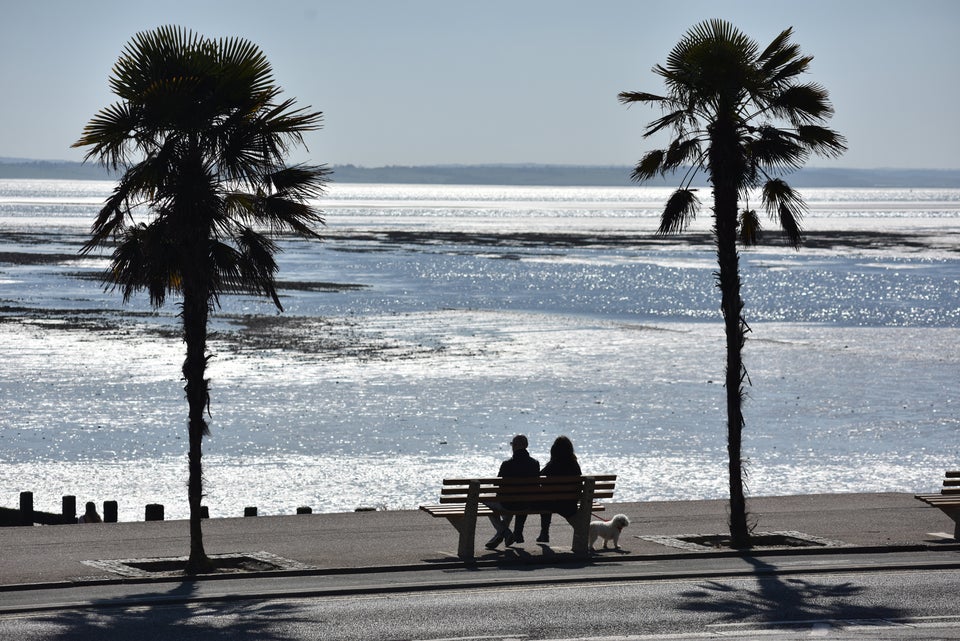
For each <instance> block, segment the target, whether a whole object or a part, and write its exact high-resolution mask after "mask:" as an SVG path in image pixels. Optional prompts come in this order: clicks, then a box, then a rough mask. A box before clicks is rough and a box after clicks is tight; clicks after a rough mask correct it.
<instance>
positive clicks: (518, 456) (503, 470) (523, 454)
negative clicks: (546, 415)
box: [487, 434, 540, 550]
mask: <svg viewBox="0 0 960 641" xmlns="http://www.w3.org/2000/svg"><path fill="white" fill-rule="evenodd" d="M528 445H529V443H528V442H527V437H526V436H524V435H523V434H517V435H516V436H514V437H513V440H512V441H510V447H512V448H513V456H512V457H511V458H508V459H507V460H506V461H504V462H503V463H501V464H500V471H499V472H498V473H497V476H499V477H501V478H512V477H526V476H540V462H539V461H537V459H535V458H533V457H532V456H530V453H529V452H528V451H527V446H528ZM490 505H491V507H500V505H499V504H496V503H491V504H490ZM502 507H504V508H507V509H511V507H512V508H518V507H522V506H519V505H516V504H510V503H505V504H503V505H502ZM510 518H511V515H509V514H507V515H506V516H503V517H501V516H499V515H497V514H491V515H490V522H491V523H492V524H493V527H494V528H496V530H497V533H496V534H495V535H494V536H493V538H492V539H490V540H489V541H487V548H488V549H490V550H493V549H495V548H496V547H497V546H498V545H500V543H502V542H503V541H504V539H506V541H507V545H513V544H514V543H523V526H524V524H525V523H526V522H527V515H526V514H518V515H517V521H516V525H515V526H514V529H513V532H510Z"/></svg>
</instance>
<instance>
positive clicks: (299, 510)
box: [297, 505, 313, 514]
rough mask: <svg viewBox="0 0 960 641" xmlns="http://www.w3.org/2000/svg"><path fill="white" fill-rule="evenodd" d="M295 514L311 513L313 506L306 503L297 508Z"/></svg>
mask: <svg viewBox="0 0 960 641" xmlns="http://www.w3.org/2000/svg"><path fill="white" fill-rule="evenodd" d="M297 514H313V508H311V507H308V506H306V505H304V506H302V507H298V508H297Z"/></svg>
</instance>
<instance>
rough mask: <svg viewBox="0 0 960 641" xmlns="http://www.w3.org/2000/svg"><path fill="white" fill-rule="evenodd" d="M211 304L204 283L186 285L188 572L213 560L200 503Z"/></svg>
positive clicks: (201, 496) (205, 431) (205, 433)
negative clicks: (205, 545)
mask: <svg viewBox="0 0 960 641" xmlns="http://www.w3.org/2000/svg"><path fill="white" fill-rule="evenodd" d="M208 314H209V303H208V295H207V288H206V287H205V286H204V285H203V284H196V283H194V284H191V286H189V287H188V286H186V284H185V286H184V296H183V337H184V341H185V342H186V344H187V358H186V360H185V361H184V363H183V377H184V379H185V380H186V387H185V388H184V389H185V391H186V393H187V404H188V405H189V424H188V430H189V435H190V450H189V454H188V462H189V463H188V481H187V496H188V501H189V504H190V558H189V560H188V561H187V568H186V572H187V574H197V573H200V572H203V571H206V570H209V569H210V566H211V562H210V559H209V558H208V557H207V554H206V551H205V550H204V548H203V529H202V520H201V517H200V506H201V503H202V501H203V466H202V462H201V458H202V456H203V449H202V444H203V437H204V436H206V435H207V434H208V433H209V430H208V428H207V422H206V421H205V420H204V418H203V413H204V411H206V409H207V404H208V402H209V390H208V381H207V379H206V378H205V376H206V369H207V355H206V351H207V316H208Z"/></svg>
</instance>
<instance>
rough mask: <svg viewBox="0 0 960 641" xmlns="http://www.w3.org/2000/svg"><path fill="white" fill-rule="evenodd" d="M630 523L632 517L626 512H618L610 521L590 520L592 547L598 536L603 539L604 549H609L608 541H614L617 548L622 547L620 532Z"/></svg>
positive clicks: (591, 547)
mask: <svg viewBox="0 0 960 641" xmlns="http://www.w3.org/2000/svg"><path fill="white" fill-rule="evenodd" d="M628 525H630V519H628V518H627V515H626V514H617V515H616V516H614V517H613V518H612V519H610V520H609V521H591V522H590V549H591V550H592V549H593V544H594V543H596V542H597V539H598V538H601V539H603V549H607V543H609V542H610V541H611V540H612V541H613V547H614V549H615V550H619V549H620V532H622V531H623V528H625V527H627V526H628Z"/></svg>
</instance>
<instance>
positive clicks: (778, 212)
mask: <svg viewBox="0 0 960 641" xmlns="http://www.w3.org/2000/svg"><path fill="white" fill-rule="evenodd" d="M761 193H762V202H763V207H764V209H766V210H767V213H768V214H769V215H770V217H771V218H772V219H774V220H776V221H777V223H778V224H779V226H780V229H781V231H782V232H783V234H784V236H786V238H787V240H788V241H789V242H790V244H791V245H793V246H794V247H795V248H797V249H799V247H800V244H801V242H802V241H803V234H802V230H801V221H802V219H803V214H804V212H805V211H806V207H807V206H806V203H805V202H804V200H803V198H802V197H801V196H800V194H799V193H797V192H796V191H794V189H793V188H792V187H790V185H788V184H787V183H786V182H785V181H783V180H781V179H779V178H774V179H771V180H768V181H767V182H766V183H765V184H764V185H763V189H762V192H761Z"/></svg>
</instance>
